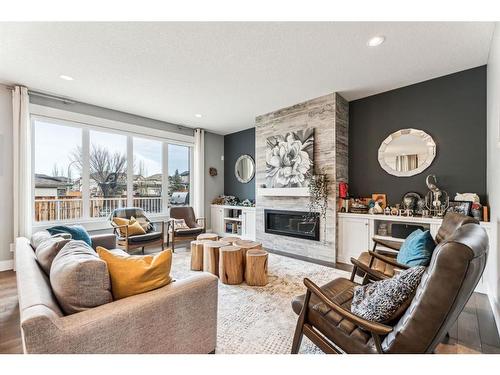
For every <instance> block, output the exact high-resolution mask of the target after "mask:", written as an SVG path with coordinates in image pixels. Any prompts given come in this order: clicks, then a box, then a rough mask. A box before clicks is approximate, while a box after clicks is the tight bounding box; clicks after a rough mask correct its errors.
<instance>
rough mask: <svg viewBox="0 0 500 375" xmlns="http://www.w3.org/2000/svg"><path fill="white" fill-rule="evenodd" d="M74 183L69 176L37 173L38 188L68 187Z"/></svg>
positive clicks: (36, 183) (36, 184) (36, 182)
mask: <svg viewBox="0 0 500 375" xmlns="http://www.w3.org/2000/svg"><path fill="white" fill-rule="evenodd" d="M71 185H72V183H71V182H70V181H69V179H68V178H67V177H53V176H47V175H46V174H39V173H35V187H36V188H66V187H67V186H71Z"/></svg>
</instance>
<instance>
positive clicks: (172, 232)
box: [167, 217, 206, 252]
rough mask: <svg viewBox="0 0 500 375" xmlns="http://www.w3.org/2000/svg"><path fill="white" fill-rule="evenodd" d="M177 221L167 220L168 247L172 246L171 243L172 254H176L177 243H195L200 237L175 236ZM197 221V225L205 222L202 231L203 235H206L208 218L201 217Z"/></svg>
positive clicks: (196, 235)
mask: <svg viewBox="0 0 500 375" xmlns="http://www.w3.org/2000/svg"><path fill="white" fill-rule="evenodd" d="M175 220H176V219H173V218H172V219H169V220H167V246H170V243H172V252H175V244H176V243H177V242H184V241H194V240H196V237H198V235H199V233H197V234H193V235H189V236H177V237H176V236H175V230H174V221H175ZM195 220H196V223H199V222H200V221H202V222H203V225H202V228H203V229H202V231H201V233H205V230H206V228H205V227H206V218H204V217H199V218H197V219H195Z"/></svg>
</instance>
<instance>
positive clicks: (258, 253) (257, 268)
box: [245, 249, 267, 286]
mask: <svg viewBox="0 0 500 375" xmlns="http://www.w3.org/2000/svg"><path fill="white" fill-rule="evenodd" d="M245 263H246V264H245V280H246V282H247V284H248V285H252V286H264V285H266V284H267V251H265V250H260V249H250V250H248V251H247V255H246V262H245Z"/></svg>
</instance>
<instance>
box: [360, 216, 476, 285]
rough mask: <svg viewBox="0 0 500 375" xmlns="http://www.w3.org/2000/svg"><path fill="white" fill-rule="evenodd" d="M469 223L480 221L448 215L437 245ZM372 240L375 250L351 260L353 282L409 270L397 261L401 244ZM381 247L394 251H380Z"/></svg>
mask: <svg viewBox="0 0 500 375" xmlns="http://www.w3.org/2000/svg"><path fill="white" fill-rule="evenodd" d="M469 223H476V224H477V223H478V221H477V220H476V219H474V218H472V217H470V216H465V215H462V214H459V213H455V212H449V213H447V214H446V215H445V217H444V218H443V222H442V223H441V226H440V227H439V230H438V233H437V235H436V244H439V243H441V242H442V241H443V240H445V239H446V238H447V237H449V236H450V235H452V234H453V232H454V231H455V230H456V229H457V228H459V227H461V226H462V225H465V224H469ZM372 240H373V249H372V250H371V251H370V250H368V251H365V252H362V253H361V254H360V256H359V257H358V258H357V259H356V258H351V263H352V264H353V266H354V268H353V270H352V273H351V281H354V278H355V276H356V275H358V276H361V277H363V282H367V281H368V280H375V281H376V280H382V279H386V278H389V277H393V276H394V274H395V272H396V270H405V269H407V268H408V266H406V265H404V264H401V263H398V262H397V260H396V257H397V252H398V251H399V249H400V248H401V245H402V243H401V242H397V241H390V240H383V239H379V238H375V237H374V238H372ZM380 246H383V247H384V248H388V249H390V250H392V251H386V250H383V249H380Z"/></svg>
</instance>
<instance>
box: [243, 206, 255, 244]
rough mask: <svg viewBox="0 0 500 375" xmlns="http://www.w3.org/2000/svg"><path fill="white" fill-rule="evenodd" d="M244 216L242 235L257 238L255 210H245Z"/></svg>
mask: <svg viewBox="0 0 500 375" xmlns="http://www.w3.org/2000/svg"><path fill="white" fill-rule="evenodd" d="M242 216H243V219H242V233H241V234H242V237H244V238H246V239H249V240H255V211H254V210H243V211H242Z"/></svg>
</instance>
